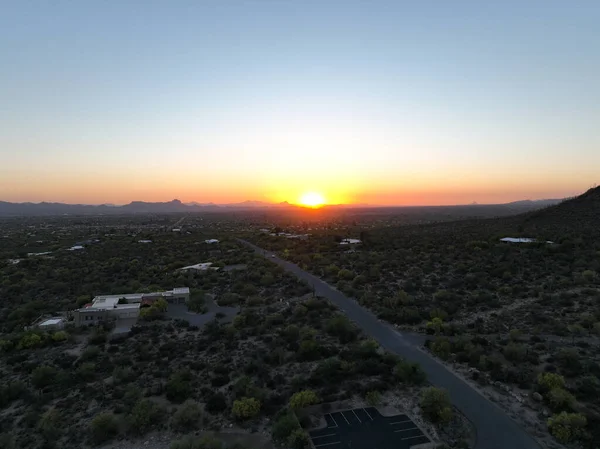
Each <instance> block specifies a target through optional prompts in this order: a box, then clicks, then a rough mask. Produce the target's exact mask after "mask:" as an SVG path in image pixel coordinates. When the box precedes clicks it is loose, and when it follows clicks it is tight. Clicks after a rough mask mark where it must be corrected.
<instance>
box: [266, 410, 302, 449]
mask: <svg viewBox="0 0 600 449" xmlns="http://www.w3.org/2000/svg"><path fill="white" fill-rule="evenodd" d="M299 428H300V424H299V423H298V419H297V418H296V416H295V415H294V414H293V413H292V412H286V413H284V414H282V415H281V416H279V417H278V418H277V419H276V421H275V423H274V424H273V427H272V428H271V435H272V436H273V441H275V442H277V443H280V444H281V443H284V442H287V439H288V438H289V436H290V435H291V434H292V432H293V431H294V430H296V429H299Z"/></svg>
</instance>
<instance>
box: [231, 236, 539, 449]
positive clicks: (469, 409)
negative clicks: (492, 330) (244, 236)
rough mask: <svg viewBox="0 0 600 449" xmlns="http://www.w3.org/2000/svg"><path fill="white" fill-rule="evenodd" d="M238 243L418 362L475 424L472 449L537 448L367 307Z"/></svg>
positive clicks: (295, 268) (297, 269) (383, 343)
mask: <svg viewBox="0 0 600 449" xmlns="http://www.w3.org/2000/svg"><path fill="white" fill-rule="evenodd" d="M241 242H242V243H244V244H246V245H248V246H249V247H251V248H253V249H254V250H255V251H256V252H257V253H259V254H260V255H262V256H265V257H267V258H268V260H270V261H272V262H273V263H276V264H277V265H279V266H280V267H282V268H284V269H286V270H287V271H289V272H291V273H294V274H295V275H296V276H297V277H298V278H300V279H303V280H305V281H307V282H308V283H309V284H310V285H313V286H314V288H315V292H316V294H317V295H319V296H322V297H324V298H327V299H328V300H329V301H331V302H332V303H333V304H335V305H336V306H337V307H339V308H340V309H341V310H342V311H343V312H344V313H345V314H346V315H347V316H348V318H350V319H351V320H352V321H354V322H355V323H356V324H357V325H358V326H359V327H360V328H361V329H362V330H363V331H364V332H365V333H366V334H368V335H370V336H371V337H373V338H374V339H375V340H377V341H378V342H379V344H380V345H381V346H383V347H384V348H386V349H387V350H389V351H391V352H393V353H395V354H398V355H399V356H402V357H404V358H406V359H407V360H410V361H412V362H417V363H419V364H420V365H421V367H422V368H423V370H424V371H425V372H426V373H427V378H428V380H429V381H430V382H431V383H432V384H433V385H436V386H438V387H442V388H445V389H446V390H448V392H449V393H450V397H451V399H452V403H453V404H454V405H455V406H456V407H457V408H458V409H459V410H460V411H461V412H462V413H463V414H464V415H465V416H466V417H467V418H468V419H469V420H470V421H471V422H472V423H473V424H474V425H475V428H476V429H477V441H476V444H475V448H476V449H540V447H541V446H540V445H539V444H538V443H537V442H536V441H535V440H534V439H533V437H531V436H530V435H529V434H528V433H527V432H525V430H524V429H522V428H521V427H520V426H519V425H517V423H515V422H514V421H513V420H512V419H511V418H509V417H508V415H506V413H504V411H503V410H502V409H500V408H499V407H498V406H497V405H495V404H493V403H492V402H490V401H489V400H488V399H487V398H485V397H484V396H482V395H481V394H479V393H478V392H477V391H475V390H474V389H473V388H471V387H470V386H469V385H468V384H467V383H466V382H464V381H463V380H461V379H459V378H458V377H457V376H455V375H454V374H453V373H452V372H450V371H448V370H447V369H446V367H445V366H444V365H443V364H441V363H440V362H438V361H437V360H435V359H434V358H433V357H431V356H429V355H428V354H427V353H425V352H424V351H421V350H420V349H418V342H417V341H416V340H413V339H411V338H410V337H405V336H402V335H400V334H399V333H398V332H396V331H395V330H394V329H393V328H392V327H391V326H389V325H388V324H385V323H383V322H381V321H379V319H377V317H376V316H375V315H373V314H372V313H371V312H370V311H369V310H367V309H365V308H364V307H362V306H360V305H359V304H358V303H357V302H356V301H354V300H352V299H350V298H348V297H346V296H345V295H344V294H342V293H341V292H339V291H338V290H335V289H333V288H332V287H330V286H329V284H327V283H326V282H323V281H322V280H321V279H319V278H318V277H316V276H313V275H312V274H310V273H307V272H306V271H304V270H302V269H301V268H300V267H298V266H297V265H295V264H293V263H291V262H287V261H285V260H283V259H280V258H279V257H272V256H273V253H272V252H269V251H265V250H263V249H261V248H259V247H257V246H256V245H253V244H251V243H250V242H247V241H245V240H241Z"/></svg>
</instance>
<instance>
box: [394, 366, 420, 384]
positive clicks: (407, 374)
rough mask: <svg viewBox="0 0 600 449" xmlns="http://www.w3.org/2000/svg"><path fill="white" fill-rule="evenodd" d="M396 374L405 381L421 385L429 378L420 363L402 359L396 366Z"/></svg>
mask: <svg viewBox="0 0 600 449" xmlns="http://www.w3.org/2000/svg"><path fill="white" fill-rule="evenodd" d="M394 375H395V376H396V378H397V379H398V380H399V381H400V382H403V383H407V384H415V385H419V384H421V383H423V382H425V380H426V379H427V375H426V374H425V371H423V369H422V368H421V366H420V365H419V364H418V363H410V362H407V361H406V360H402V361H400V362H398V363H397V364H396V366H395V367H394Z"/></svg>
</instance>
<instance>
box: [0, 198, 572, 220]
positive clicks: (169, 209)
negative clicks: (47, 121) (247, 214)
mask: <svg viewBox="0 0 600 449" xmlns="http://www.w3.org/2000/svg"><path fill="white" fill-rule="evenodd" d="M561 201H562V200H522V201H515V202H511V203H504V204H501V205H499V206H503V207H509V208H515V209H519V210H521V211H522V210H523V209H532V208H533V209H536V208H541V207H547V206H548V205H550V204H557V203H559V202H561ZM478 206H480V205H474V206H473V207H478ZM301 207H302V206H298V205H294V204H290V203H288V202H287V201H283V202H280V203H269V202H266V201H258V200H246V201H242V202H238V203H225V204H216V203H213V202H209V203H198V202H189V203H183V202H181V201H180V200H178V199H173V200H171V201H166V202H147V201H139V200H135V201H131V202H130V203H127V204H123V205H114V204H100V205H91V204H67V203H58V202H46V201H42V202H39V203H33V202H23V203H11V202H8V201H0V217H18V216H51V215H105V214H106V215H108V214H110V215H118V214H144V213H150V214H152V213H156V214H162V213H182V212H183V213H185V212H192V213H193V212H212V211H215V212H216V211H236V210H239V211H242V210H258V209H276V210H283V209H298V208H301ZM374 207H381V208H385V207H386V206H373V205H368V204H329V205H325V206H323V208H324V209H353V208H374ZM387 207H402V206H387ZM422 207H427V206H422Z"/></svg>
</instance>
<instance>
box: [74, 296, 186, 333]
mask: <svg viewBox="0 0 600 449" xmlns="http://www.w3.org/2000/svg"><path fill="white" fill-rule="evenodd" d="M189 298H190V289H189V288H188V287H181V288H174V289H173V290H167V291H164V292H154V293H124V294H119V295H100V296H96V297H95V298H94V300H93V301H92V302H91V303H90V304H87V305H86V306H84V307H82V308H81V309H77V310H75V311H74V312H73V316H74V318H75V324H76V325H77V326H85V325H89V324H97V323H99V322H102V321H107V320H120V319H122V320H125V319H135V318H137V317H138V316H139V315H140V308H141V307H145V306H150V305H151V304H152V303H153V302H154V301H156V300H158V299H165V300H166V301H167V302H172V303H181V302H187V301H188V300H189ZM119 302H120V304H119Z"/></svg>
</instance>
